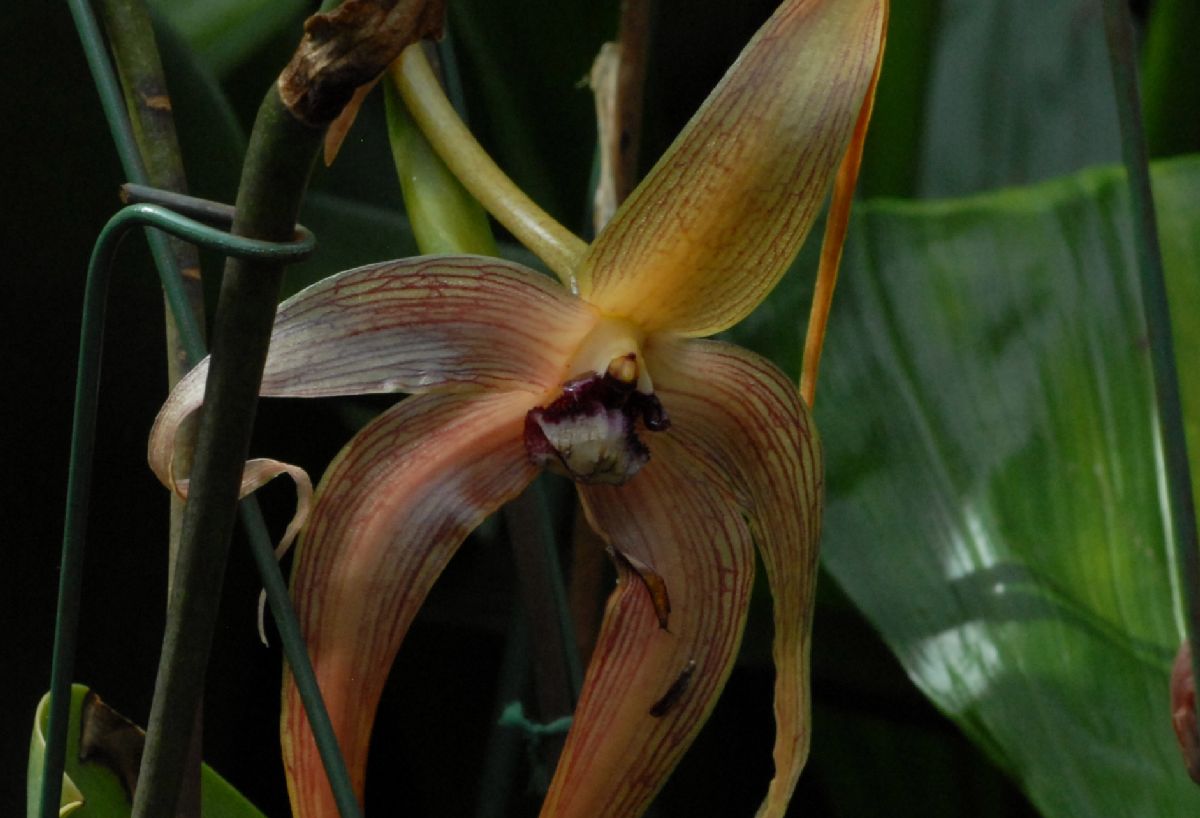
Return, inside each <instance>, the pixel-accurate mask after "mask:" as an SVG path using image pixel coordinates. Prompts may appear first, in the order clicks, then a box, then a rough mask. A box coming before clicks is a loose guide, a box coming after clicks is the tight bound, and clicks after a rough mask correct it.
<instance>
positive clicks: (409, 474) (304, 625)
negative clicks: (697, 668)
mask: <svg viewBox="0 0 1200 818" xmlns="http://www.w3.org/2000/svg"><path fill="white" fill-rule="evenodd" d="M532 403H533V398H532V397H531V396H530V395H528V394H525V393H520V392H514V393H483V394H474V395H418V396H416V397H412V398H409V399H407V400H404V401H402V402H401V403H400V404H398V405H397V406H395V407H393V408H392V409H390V410H388V411H387V412H385V413H384V414H383V415H381V416H380V417H378V418H376V419H375V420H374V421H372V422H371V423H370V424H369V425H368V426H366V427H365V428H364V429H363V430H362V431H361V432H359V434H358V435H356V436H355V438H354V439H353V440H352V441H351V442H350V443H349V444H347V446H346V447H345V448H344V449H343V450H342V452H341V453H340V454H339V455H338V457H337V458H336V459H335V460H334V462H333V464H332V465H331V466H330V468H329V470H328V471H327V472H326V475H325V477H324V479H323V480H322V482H321V485H320V487H319V488H318V490H317V497H316V501H315V504H314V507H313V513H312V517H311V519H310V521H309V524H308V526H307V527H306V528H305V530H304V535H303V537H302V538H301V541H300V544H299V545H298V546H297V549H296V563H295V566H294V568H293V573H292V597H293V601H294V603H295V605H296V612H297V615H298V617H299V620H300V626H301V629H302V631H303V633H304V638H305V642H306V644H307V645H308V650H309V654H310V656H311V657H312V662H313V669H314V671H315V672H316V676H317V682H318V684H319V686H320V688H321V692H322V695H323V696H324V698H325V703H326V706H327V707H328V709H329V715H330V718H331V720H332V722H333V728H334V732H335V734H336V735H337V738H338V743H339V745H340V746H341V749H342V752H343V753H344V754H345V757H346V764H347V768H348V771H349V773H350V778H351V782H352V783H353V785H354V786H355V788H356V790H357V792H358V793H359V797H360V799H361V796H362V787H363V782H364V777H365V774H366V764H367V745H368V742H369V740H370V735H371V725H372V723H373V721H374V718H375V709H376V707H377V706H378V702H379V697H380V695H381V693H382V690H383V685H384V682H385V681H386V679H387V676H388V672H389V670H390V668H391V664H392V659H393V658H394V657H395V655H396V652H397V650H398V649H399V647H400V643H401V641H402V640H403V638H404V635H405V633H406V632H407V630H408V627H409V624H410V623H411V622H412V619H413V617H414V616H415V615H416V612H417V610H418V609H419V608H420V606H421V604H422V603H423V602H424V600H425V596H426V594H428V592H429V589H430V587H431V586H432V585H433V582H434V580H435V579H436V578H437V577H438V575H439V574H441V572H442V569H443V568H444V567H445V565H446V563H447V562H448V561H449V559H450V557H451V556H452V555H453V554H454V552H455V551H456V550H457V549H458V547H459V545H460V544H461V543H462V541H463V540H464V539H465V538H466V536H467V534H468V533H470V531H472V530H473V529H474V528H475V527H476V526H477V525H478V524H479V523H480V522H482V521H483V519H484V517H486V516H487V515H488V514H490V513H492V512H493V511H494V510H495V509H497V508H498V507H499V506H500V505H502V504H503V503H504V502H506V501H508V500H509V499H511V498H513V497H514V496H516V495H517V494H518V493H520V491H521V490H522V489H524V487H525V486H526V485H527V484H528V483H529V481H530V480H532V479H533V476H534V475H535V474H536V469H535V468H534V467H533V466H532V465H531V464H530V463H529V462H528V459H527V458H526V457H525V452H524V444H523V443H522V427H523V423H524V417H525V413H526V412H527V411H529V409H530V408H531V405H532ZM280 731H281V740H282V745H283V757H284V769H285V772H286V774H287V780H288V792H289V794H290V796H291V799H292V809H293V814H294V815H295V816H296V818H335V816H336V815H337V810H336V808H335V806H334V802H333V796H332V793H331V791H330V789H329V784H328V781H327V779H326V778H325V771H324V768H323V767H322V764H321V760H320V757H319V755H318V753H317V748H316V744H315V742H314V740H313V737H312V732H311V730H310V728H309V726H308V721H307V717H306V716H305V714H304V708H303V706H302V704H301V702H300V697H299V694H298V692H297V690H296V688H295V685H294V684H293V682H292V679H291V677H290V675H288V674H287V673H285V675H284V684H283V712H282V715H281V725H280Z"/></svg>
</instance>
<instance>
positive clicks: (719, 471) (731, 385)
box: [646, 340, 824, 818]
mask: <svg viewBox="0 0 1200 818" xmlns="http://www.w3.org/2000/svg"><path fill="white" fill-rule="evenodd" d="M646 355H647V359H648V360H649V361H650V362H651V365H652V366H653V367H654V372H655V383H656V385H657V387H658V392H659V394H660V396H661V397H662V400H663V404H664V405H665V406H666V407H667V409H668V411H670V412H671V414H672V417H674V419H675V426H674V427H673V430H672V432H671V433H670V435H671V437H672V439H673V440H674V441H675V442H677V443H678V444H679V445H680V446H681V447H683V448H685V449H686V450H687V451H688V452H690V453H691V454H692V456H693V458H694V461H695V463H696V464H697V476H698V477H700V478H702V479H707V480H711V481H723V482H724V484H725V485H727V486H729V488H730V490H731V491H733V492H734V494H735V497H736V498H737V503H738V505H739V507H740V509H741V511H742V512H743V513H744V514H745V515H746V518H747V520H748V521H749V524H750V530H751V531H752V532H753V535H754V541H755V543H756V544H757V546H758V551H759V554H760V555H761V557H762V562H763V566H764V568H765V569H766V573H767V581H768V583H769V585H770V588H771V596H772V599H773V602H774V622H775V637H774V646H773V650H772V655H773V658H774V661H775V751H774V761H775V777H774V778H773V779H772V781H771V784H770V788H769V790H768V793H767V797H766V800H765V801H764V802H763V804H762V806H761V808H760V809H759V812H758V816H759V818H781V817H782V816H783V814H784V812H785V810H786V809H787V804H788V801H789V800H790V798H791V795H792V791H793V790H794V789H795V786H796V781H797V780H798V779H799V777H800V771H801V769H802V768H803V766H804V762H805V760H806V759H807V757H808V746H809V737H810V724H809V651H810V646H811V632H812V612H813V600H814V595H815V591H816V580H817V553H818V552H817V540H818V536H819V534H820V527H821V509H822V505H823V502H824V477H823V468H824V467H823V462H824V461H823V457H822V452H821V442H820V439H819V437H818V436H817V432H816V427H815V426H814V425H813V423H812V418H811V416H810V415H809V412H808V408H807V407H806V406H805V405H804V403H803V401H801V400H800V396H799V393H798V391H797V390H796V386H795V384H794V383H793V382H792V381H791V379H789V378H788V377H787V376H786V375H784V374H783V372H781V371H780V370H779V368H778V367H776V366H775V365H774V364H772V363H771V362H769V361H767V360H766V359H764V358H762V357H761V356H759V355H755V354H754V353H752V352H749V351H747V350H744V349H742V348H740V347H737V346H733V345H732V344H726V343H721V342H718V341H699V340H693V341H668V342H664V343H662V344H660V345H658V346H656V347H652V348H648V349H647V350H646ZM700 372H702V373H704V375H703V378H697V377H696V375H695V373H700Z"/></svg>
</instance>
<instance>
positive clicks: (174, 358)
mask: <svg viewBox="0 0 1200 818" xmlns="http://www.w3.org/2000/svg"><path fill="white" fill-rule="evenodd" d="M103 11H104V26H105V29H106V30H107V31H108V41H109V45H110V47H111V49H112V54H113V61H114V62H115V63H116V67H117V74H118V76H119V77H120V78H121V86H122V88H123V89H124V92H125V94H124V95H125V106H126V108H127V110H128V112H129V119H130V123H131V126H132V131H133V137H134V139H135V141H136V143H137V152H138V155H139V156H140V157H141V159H142V163H143V165H144V167H145V171H146V183H147V184H149V185H152V186H154V187H157V188H162V189H163V190H171V191H175V192H176V193H187V179H186V177H185V176H184V172H183V158H182V156H181V154H180V150H179V139H178V137H177V135H176V133H175V120H174V117H173V116H172V114H171V99H170V96H169V94H168V93H167V83H166V79H165V78H164V76H163V69H162V62H161V60H160V59H159V56H158V48H157V46H156V44H155V40H154V29H153V26H152V25H151V22H150V14H149V12H147V10H146V6H145V4H144V3H143V2H142V0H103ZM135 181H138V180H135ZM169 246H170V248H171V252H172V255H173V256H174V258H175V262H176V265H177V267H178V269H179V270H180V272H181V274H182V276H183V287H184V291H185V292H186V293H187V297H188V301H189V303H190V304H191V311H192V314H193V315H195V316H196V319H197V323H198V324H199V325H200V326H203V325H204V290H203V287H202V286H201V282H200V263H199V255H198V254H197V252H196V248H195V247H194V246H193V245H191V244H188V243H187V242H183V241H180V240H178V239H170V240H169ZM167 345H168V353H169V354H170V359H169V363H170V366H171V370H172V371H171V379H172V380H171V384H172V385H174V381H175V380H178V378H179V377H180V376H182V375H183V373H184V372H186V371H187V370H188V369H189V368H190V366H189V363H188V360H187V351H186V350H185V349H184V347H183V343H182V341H181V339H180V337H179V330H178V328H176V327H175V326H174V319H173V317H172V316H171V313H170V311H169V310H168V311H167ZM178 456H179V455H178V453H176V457H177V458H178ZM185 470H186V468H185Z"/></svg>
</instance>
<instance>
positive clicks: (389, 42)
mask: <svg viewBox="0 0 1200 818" xmlns="http://www.w3.org/2000/svg"><path fill="white" fill-rule="evenodd" d="M445 15H446V4H445V0H346V2H344V3H342V5H340V6H338V7H337V8H336V9H334V10H333V11H330V12H328V13H325V14H314V15H313V16H312V17H309V18H308V20H307V21H305V23H304V39H303V40H301V41H300V47H299V48H297V49H296V53H295V55H294V56H293V57H292V60H291V62H289V63H288V65H287V67H286V68H284V69H283V73H281V74H280V75H279V96H280V98H281V99H282V100H283V104H284V105H286V106H287V108H288V110H289V111H291V112H292V114H293V115H295V117H296V118H297V119H299V120H300V121H301V122H304V123H305V124H307V125H312V126H313V127H323V126H325V125H328V124H329V123H330V122H332V121H333V120H334V119H336V118H337V115H338V114H339V113H341V111H342V108H343V107H345V105H346V103H347V102H349V101H350V98H351V96H353V95H354V90H355V89H356V88H358V87H359V86H360V85H365V84H366V83H368V82H370V81H371V80H373V79H374V78H375V77H377V76H378V75H379V74H380V73H381V72H382V71H383V70H384V69H385V68H387V66H388V64H389V63H390V62H391V61H392V60H394V59H396V57H397V56H399V55H400V52H401V51H403V50H404V48H405V47H406V46H408V45H410V44H411V43H415V42H417V41H418V40H422V39H424V38H426V37H440V36H441V34H442V23H443V21H444V19H445Z"/></svg>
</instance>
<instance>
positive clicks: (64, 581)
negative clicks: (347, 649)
mask: <svg viewBox="0 0 1200 818" xmlns="http://www.w3.org/2000/svg"><path fill="white" fill-rule="evenodd" d="M122 197H123V198H124V199H125V200H126V201H136V202H139V203H137V204H130V205H128V206H127V207H125V208H123V209H121V210H120V211H118V212H117V213H116V214H115V215H114V216H113V217H112V218H111V219H109V221H108V223H107V224H106V225H105V226H104V228H103V229H102V230H101V231H100V235H99V237H98V238H97V240H96V244H95V246H94V248H93V249H92V256H91V259H90V261H89V263H88V271H87V283H86V288H85V291H84V305H83V322H82V329H81V330H80V339H79V364H78V369H77V376H76V383H75V414H74V419H73V421H72V430H71V460H70V466H69V471H68V477H67V505H66V512H65V517H64V525H63V546H62V568H61V571H60V574H59V586H58V607H57V618H56V626H55V632H54V658H53V664H52V667H51V676H50V716H49V724H48V725H47V731H46V751H45V760H44V765H43V768H42V791H41V803H40V805H39V806H40V809H39V811H38V815H40V816H41V818H57V816H58V805H59V801H60V799H61V797H62V777H63V769H64V766H65V760H66V740H67V725H68V719H69V706H70V685H71V680H72V677H73V675H74V664H75V650H76V643H77V641H78V631H79V600H80V591H81V588H82V584H83V551H84V537H85V533H86V528H87V515H88V500H89V497H90V493H91V480H92V459H93V451H94V449H95V436H96V407H97V403H98V395H99V380H100V359H101V355H102V352H103V342H104V320H105V311H106V306H107V301H108V290H109V284H110V282H111V278H112V275H111V267H112V260H113V257H114V256H115V254H116V251H117V248H118V246H119V245H120V242H121V240H122V239H123V238H124V237H125V235H126V234H127V233H128V232H129V231H130V230H131V229H133V228H136V227H138V226H148V227H155V228H158V229H160V230H163V231H165V232H167V233H170V234H171V235H174V236H177V237H179V238H181V239H184V240H185V241H189V242H192V243H194V244H196V245H198V246H201V247H205V248H208V249H215V250H218V251H220V252H222V253H224V254H225V255H227V256H234V257H237V258H252V259H273V260H278V261H284V262H296V261H300V260H302V259H304V258H306V257H308V255H310V254H311V253H312V251H313V248H314V247H315V246H316V242H315V239H314V238H313V235H312V233H311V232H309V231H308V230H307V229H306V228H304V227H301V226H297V227H296V234H295V238H294V239H293V240H292V241H290V242H282V243H276V242H268V241H260V240H258V239H250V238H246V237H243V236H235V235H232V234H230V233H229V232H228V228H229V226H230V225H231V224H232V222H233V216H234V210H233V208H231V207H228V206H225V205H220V204H216V203H214V202H208V201H205V200H202V199H196V198H193V197H190V196H182V195H180V194H174V193H169V192H167V191H161V190H157V189H154V188H147V187H144V186H140V185H126V186H125V187H124V188H123V189H122ZM205 222H207V223H205ZM161 278H162V286H163V290H164V291H165V293H166V297H167V302H168V304H169V305H170V307H171V310H172V312H174V314H175V316H176V318H177V319H185V316H190V315H191V311H190V309H189V308H188V305H187V302H186V299H185V297H184V293H183V285H182V281H181V279H180V277H179V275H178V274H177V273H175V274H172V273H168V272H164V273H163V274H162V275H161ZM180 324H181V329H182V330H183V332H182V334H183V338H184V344H185V346H186V348H187V352H188V355H189V357H191V358H192V359H193V360H194V361H195V360H199V359H200V358H201V357H203V355H204V342H203V340H202V339H201V336H200V333H199V328H198V327H196V325H195V322H194V321H192V322H187V321H186V320H181V321H180ZM240 511H241V515H242V522H243V524H244V525H245V526H246V528H247V530H248V532H249V534H250V536H249V540H250V544H251V550H252V552H253V554H254V560H255V563H256V564H257V565H258V569H259V573H260V574H261V575H262V581H263V587H264V588H265V590H266V593H267V599H268V602H269V603H270V605H271V612H272V614H273V615H274V617H275V620H276V624H277V625H278V627H279V633H280V640H281V641H282V643H283V647H284V652H285V655H286V656H287V661H288V663H289V664H290V665H291V668H292V673H293V674H294V676H295V678H296V684H297V687H298V688H299V690H300V695H301V698H302V699H303V701H304V705H305V708H306V710H307V712H308V718H309V722H310V723H311V724H312V728H313V733H314V735H315V737H316V740H317V745H318V747H319V749H320V752H321V758H322V760H323V761H324V763H325V769H326V771H327V773H328V775H329V778H330V783H331V786H332V787H333V791H334V796H335V799H336V800H337V803H338V809H339V812H340V813H341V815H342V818H358V816H359V815H360V811H359V808H358V801H357V799H356V798H355V797H354V793H353V790H352V789H351V788H350V784H349V776H348V775H347V773H346V766H345V762H344V760H343V759H342V755H341V752H340V751H339V749H338V746H337V740H336V739H335V738H334V735H333V727H332V725H331V723H330V721H329V714H328V712H327V711H326V709H325V704H324V701H323V700H322V698H321V695H320V691H319V689H318V688H317V683H316V676H315V675H314V674H313V670H312V664H311V662H310V661H309V658H308V652H307V650H306V649H305V647H304V641H303V639H302V638H301V636H300V626H299V623H298V621H297V620H296V615H295V611H294V610H293V609H292V606H291V602H290V600H289V598H288V592H287V583H286V582H285V581H284V579H283V574H282V573H281V572H280V570H279V565H278V563H277V562H276V560H275V556H274V553H273V550H272V548H271V544H270V537H269V536H268V535H267V532H266V527H265V524H264V522H263V519H262V515H261V513H260V512H259V510H258V504H257V503H256V502H254V501H253V499H248V500H245V501H243V502H242V504H241V509H240Z"/></svg>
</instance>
